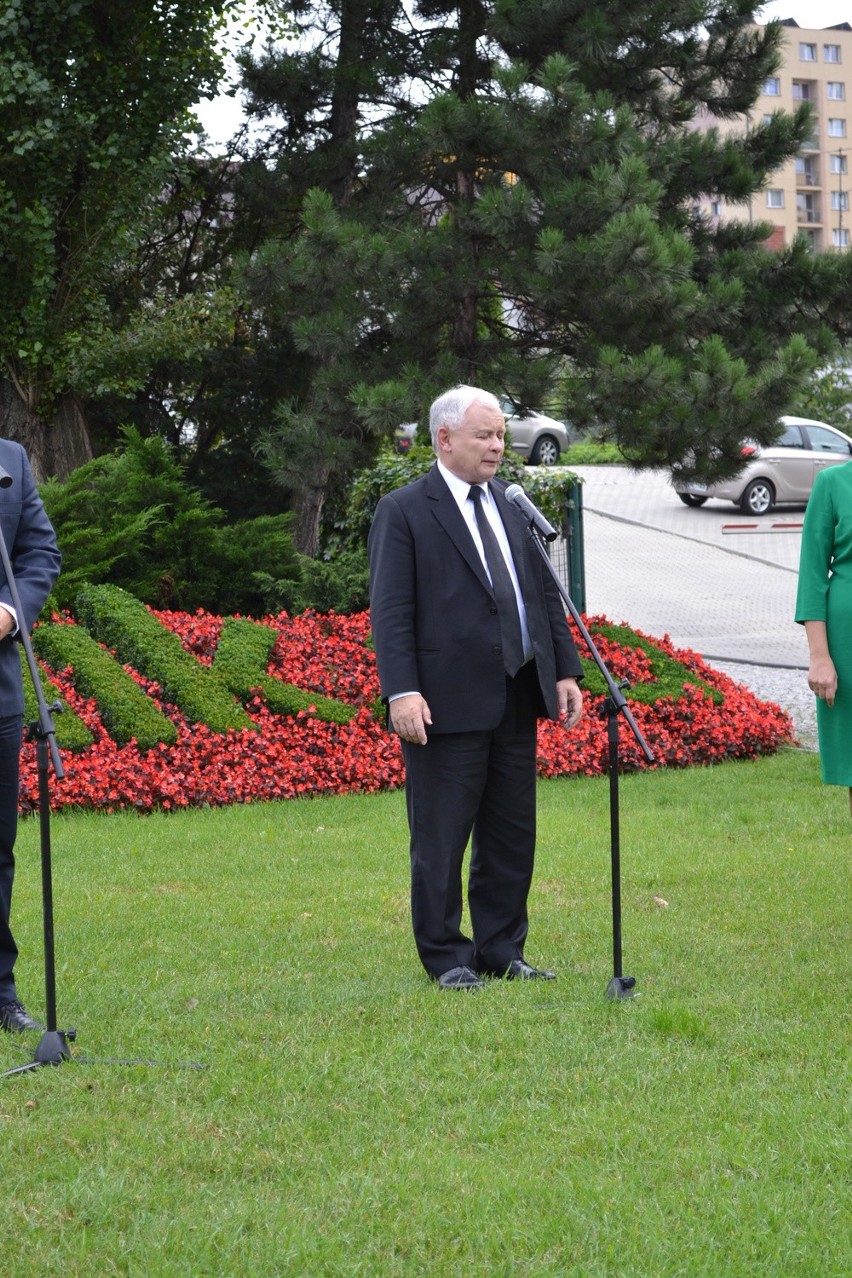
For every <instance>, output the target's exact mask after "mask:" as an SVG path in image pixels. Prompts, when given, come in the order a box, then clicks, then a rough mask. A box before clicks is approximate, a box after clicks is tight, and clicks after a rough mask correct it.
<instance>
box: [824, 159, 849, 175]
mask: <svg viewBox="0 0 852 1278" xmlns="http://www.w3.org/2000/svg"><path fill="white" fill-rule="evenodd" d="M828 167H829V171H830V172H831V173H848V172H849V167H848V164H847V162H846V156H845V155H831V156H829V159H828Z"/></svg>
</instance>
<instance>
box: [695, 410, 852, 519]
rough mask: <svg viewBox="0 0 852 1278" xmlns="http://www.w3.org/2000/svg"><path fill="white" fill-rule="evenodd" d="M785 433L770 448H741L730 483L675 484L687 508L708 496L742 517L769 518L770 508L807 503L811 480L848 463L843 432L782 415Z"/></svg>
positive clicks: (851, 452) (850, 446) (850, 454)
mask: <svg viewBox="0 0 852 1278" xmlns="http://www.w3.org/2000/svg"><path fill="white" fill-rule="evenodd" d="M781 421H782V422H783V424H784V433H783V435H782V436H781V438H780V439H779V440H778V442H777V443H775V444H772V445H770V447H768V448H761V447H760V445H759V444H753V443H748V442H747V443H745V444H743V449H742V452H743V458H744V463H745V464H744V466H743V469H742V470H741V471H739V472H738V473H737V474H736V475H735V476H734V478H733V479H722V480H720V481H719V482H718V483H715V484H701V483H696V482H694V481H692V480H688V481H676V482H675V485H674V489H675V492H676V493H677V495H678V497H679V498H680V499H681V501H682V502H684V504H685V505H687V506H703V505H704V503H705V502H706V501H708V500H709V499H710V498H716V497H718V498H720V499H721V500H722V501H732V502H733V503H734V505H735V506H739V508H740V510H742V511H743V513H744V514H746V515H767V514H768V513H769V511H770V510H772V508H773V507H774V506H777V505H781V504H784V503H787V504H796V505H805V504H806V503H807V500H808V498H809V497H810V495H811V489H812V488H813V486H814V480H815V479H816V477H817V475H818V474H819V472H820V471H821V470H824V469H825V467H826V466H837V465H839V464H840V463H841V462H848V461H852V439H850V437H849V436H848V435H844V434H843V431H841V430H837V428H836V427H834V426H828V425H827V424H826V423H825V422H815V421H812V420H811V419H810V418H809V417H782V418H781Z"/></svg>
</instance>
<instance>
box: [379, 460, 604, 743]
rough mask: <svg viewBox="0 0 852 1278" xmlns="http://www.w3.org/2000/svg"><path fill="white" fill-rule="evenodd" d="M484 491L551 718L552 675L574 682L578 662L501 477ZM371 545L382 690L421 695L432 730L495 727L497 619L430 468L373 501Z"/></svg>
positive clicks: (555, 595)
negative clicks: (500, 527)
mask: <svg viewBox="0 0 852 1278" xmlns="http://www.w3.org/2000/svg"><path fill="white" fill-rule="evenodd" d="M489 487H490V488H491V491H492V494H493V495H494V498H495V500H496V502H497V505H498V507H499V510H500V516H501V518H502V520H503V524H504V527H505V529H506V534H507V536H508V539H509V544H510V546H511V549H512V558H513V559H514V562H515V568H516V570H517V573H518V580H519V582H520V586H521V592H522V594H523V598H524V604H525V606H526V612H527V625H528V628H529V632H530V638H531V640H532V644H533V650H534V653H535V659H536V666H537V669H538V677H539V683H540V685H541V692H542V697H543V699H544V705H545V707H546V711H547V714H548V715H549V717H550V718H552V719H555V718H557V717H558V706H557V699H556V681H557V679H564V678H569V677H571V678H579V677H581V675H582V667H581V665H580V660H579V657H578V655H577V651H576V648H575V647H574V642H573V640H572V638H571V634H570V631H569V629H568V624H567V622H566V620H565V609H564V607H563V604H562V600H561V598H560V595H559V591H558V590H557V588H556V585H555V583H554V582H553V580H552V578H551V577H550V574H549V572H548V570H547V568H546V566H545V565H544V564H543V563H542V561H541V556H540V554H539V552H538V551H537V550H536V548H535V547H534V546H533V545H532V544H531V543H530V537H529V530H528V526H527V522H526V520H525V519H524V517H523V515H522V514H521V513H520V511H519V510H518V509H517V508H516V507H515V506H513V505H511V503H509V502H507V501H506V500H505V497H504V496H503V494H504V491H505V489H506V487H507V485H506V484H505V483H503V482H502V481H501V480H492V481H491V482H490V485H489ZM369 551H370V617H371V623H372V630H373V643H374V646H375V650H376V658H377V662H378V670H379V680H380V683H381V689H382V696H383V697H385V698H388V697H390V696H394V695H396V694H398V693H404V692H419V693H421V694H422V696H423V697H425V699H426V702H427V704H428V706H429V709H430V710H431V712H432V728H431V729H430V731H431V732H441V733H443V732H470V731H479V730H487V729H491V728H495V727H496V726H497V724H498V723H499V722H500V720H501V718H502V716H503V710H504V707H505V701H506V674H505V670H504V668H503V657H502V651H501V644H500V620H499V616H498V614H497V608H496V605H495V601H494V595H493V593H492V590H491V586H490V583H489V581H488V576H487V574H486V572H485V568H484V566H483V564H482V560H481V559H480V557H479V552H478V551H477V549H476V546H475V544H474V541H473V538H472V537H471V535H470V532H469V530H468V527H467V525H466V523H465V521H464V518H463V516H462V514H461V512H460V510H459V508H458V506H457V504H456V501H455V499H454V497H453V495H452V493H451V492H450V490H449V488H448V486H447V484H446V483H445V482H444V479H443V477H442V475H441V473H440V471H439V470H438V468H437V466H433V467H432V469H431V470H430V471H429V472H428V473H427V474H426V475H424V476H423V477H422V478H420V479H417V480H415V482H414V483H413V484H409V485H407V486H406V487H405V488H400V489H397V491H396V492H393V493H389V494H388V495H387V496H386V497H383V498H382V499H381V501H380V502H379V504H378V506H377V508H376V514H375V518H374V520H373V526H372V528H371V530H370V538H369Z"/></svg>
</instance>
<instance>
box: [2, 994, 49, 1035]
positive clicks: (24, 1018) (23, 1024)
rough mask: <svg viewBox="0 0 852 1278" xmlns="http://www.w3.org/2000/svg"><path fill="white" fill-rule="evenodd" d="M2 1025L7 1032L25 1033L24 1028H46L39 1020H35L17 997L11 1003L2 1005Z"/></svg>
mask: <svg viewBox="0 0 852 1278" xmlns="http://www.w3.org/2000/svg"><path fill="white" fill-rule="evenodd" d="M0 1027H2V1028H3V1029H4V1030H5V1031H6V1033H7V1034H23V1032H24V1030H40V1029H44V1026H43V1025H42V1024H41V1023H40V1022H39V1021H35V1020H33V1018H32V1017H31V1016H30V1014H29V1012H28V1011H27V1010H26V1009H25V1008H24V1007H23V1005H22V1004H21V1003H19V1002H18V1000H17V999H16V998H15V999H12V1001H11V1003H4V1004H3V1005H2V1007H0Z"/></svg>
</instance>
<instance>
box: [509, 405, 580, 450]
mask: <svg viewBox="0 0 852 1278" xmlns="http://www.w3.org/2000/svg"><path fill="white" fill-rule="evenodd" d="M503 412H504V413H505V414H506V433H507V434H508V436H509V447H510V448H511V449H513V450H514V452H516V453H520V454H521V456H522V457H524V458H526V460H527V461H528V462H529V463H530V464H531V465H533V466H556V465H557V464H558V462H559V458H560V457H561V456H562V454H563V453H564V452H565V450H566V448H567V447H568V444H569V442H570V441H569V439H568V429H567V427H566V425H565V423H564V422H560V421H557V420H556V418H555V417H546V416H545V415H544V413H534V412H533V413H527V414H526V415H525V416H523V417H520V416H519V415H518V413H517V411H516V410H515V406H514V404H512V403H510V402H509V401H504V403H503Z"/></svg>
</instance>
